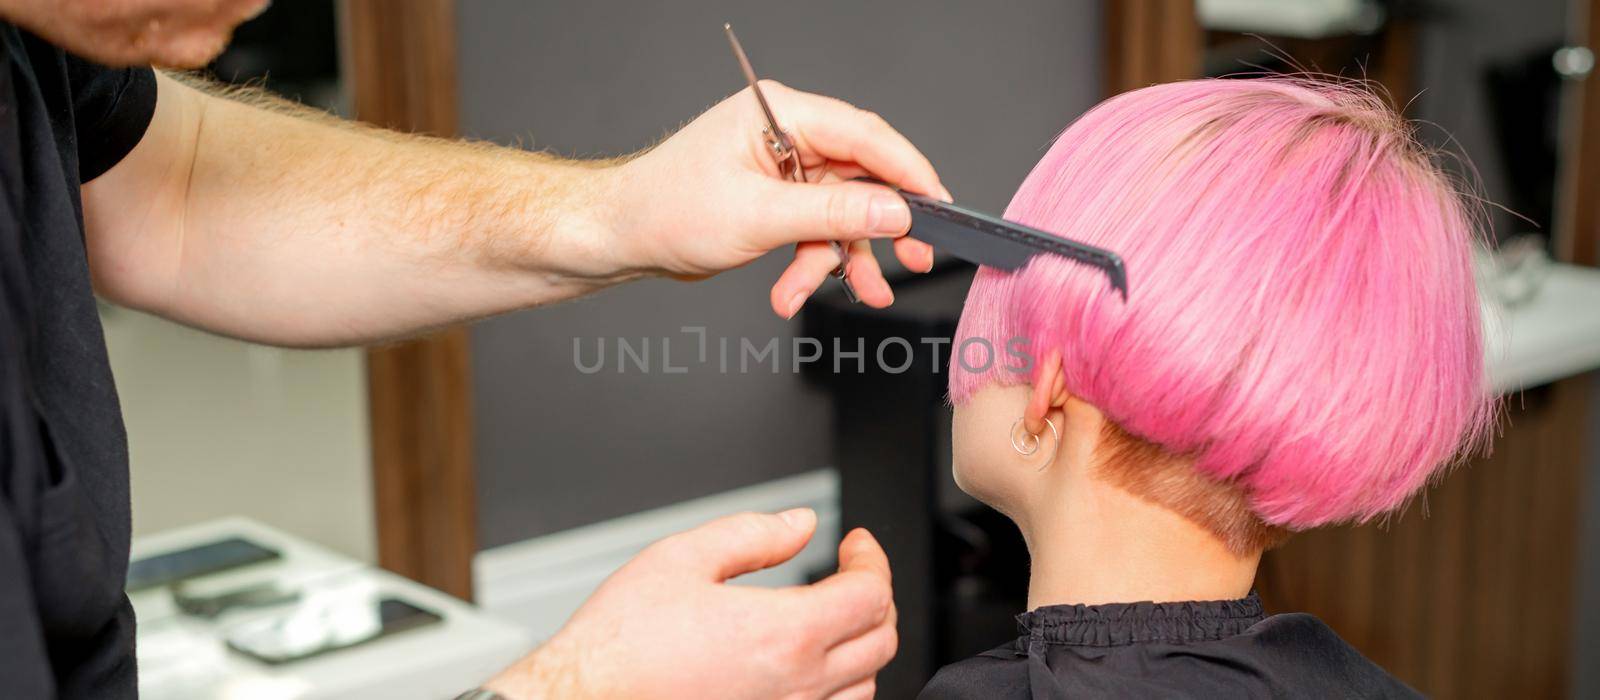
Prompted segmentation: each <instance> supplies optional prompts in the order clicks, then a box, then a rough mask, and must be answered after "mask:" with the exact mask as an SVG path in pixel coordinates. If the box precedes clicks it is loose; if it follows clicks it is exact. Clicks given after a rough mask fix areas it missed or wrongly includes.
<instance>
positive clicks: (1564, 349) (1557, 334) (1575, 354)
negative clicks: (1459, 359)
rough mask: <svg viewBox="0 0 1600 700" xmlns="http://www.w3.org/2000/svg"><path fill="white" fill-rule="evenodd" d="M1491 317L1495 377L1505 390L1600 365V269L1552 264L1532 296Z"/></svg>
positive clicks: (1496, 385) (1497, 386)
mask: <svg viewBox="0 0 1600 700" xmlns="http://www.w3.org/2000/svg"><path fill="white" fill-rule="evenodd" d="M1486 317H1487V323H1486V326H1487V327H1488V345H1489V351H1488V352H1489V354H1488V362H1489V378H1490V381H1491V382H1492V383H1493V386H1494V388H1495V389H1497V390H1499V391H1501V392H1510V391H1516V390H1518V389H1524V388H1527V387H1533V386H1538V385H1540V384H1546V383H1549V382H1552V381H1555V380H1557V379H1562V378H1565V377H1570V376H1572V375H1575V374H1580V373H1582V372H1586V371H1588V370H1591V369H1594V368H1596V367H1600V269H1595V268H1588V267H1578V266H1575V265H1561V264H1557V265H1552V266H1551V270H1550V272H1549V277H1548V278H1547V279H1546V281H1545V283H1544V287H1543V288H1542V289H1540V290H1539V293H1538V295H1537V296H1535V297H1534V298H1533V299H1532V300H1530V301H1529V302H1527V303H1526V304H1523V305H1521V306H1517V307H1515V308H1512V309H1497V310H1490V311H1488V312H1486Z"/></svg>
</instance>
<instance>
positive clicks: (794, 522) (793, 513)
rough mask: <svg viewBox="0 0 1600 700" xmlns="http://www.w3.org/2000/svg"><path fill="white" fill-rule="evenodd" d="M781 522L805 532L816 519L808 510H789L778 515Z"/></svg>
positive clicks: (813, 513)
mask: <svg viewBox="0 0 1600 700" xmlns="http://www.w3.org/2000/svg"><path fill="white" fill-rule="evenodd" d="M778 517H780V518H783V522H784V523H786V524H788V525H789V527H792V528H794V529H796V530H806V529H809V528H810V527H811V523H813V522H815V521H816V519H817V514H816V513H815V512H813V511H812V510H811V509H810V508H791V509H789V510H786V511H783V512H782V513H779V514H778Z"/></svg>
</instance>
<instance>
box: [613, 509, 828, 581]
mask: <svg viewBox="0 0 1600 700" xmlns="http://www.w3.org/2000/svg"><path fill="white" fill-rule="evenodd" d="M816 529H817V514H816V513H815V512H814V511H812V510H811V509H809V508H796V509H793V510H787V511H784V512H782V513H779V514H776V515H769V514H766V513H740V514H738V515H730V516H727V517H724V518H718V519H716V520H713V521H711V522H709V523H706V524H705V525H701V526H700V527H697V528H695V529H693V530H688V531H685V532H680V533H678V534H676V535H672V536H670V537H667V538H666V539H663V540H661V541H660V542H657V543H655V544H653V545H651V546H650V548H649V549H647V550H646V554H644V555H641V556H640V558H641V559H644V560H646V561H654V562H659V561H665V562H667V563H668V565H669V567H668V568H669V569H670V570H671V571H673V572H675V573H687V574H690V575H696V576H703V577H705V578H706V579H708V580H711V581H715V582H718V583H720V582H722V581H726V580H728V579H730V578H733V577H735V576H738V575H740V574H747V573H750V572H752V571H759V570H761V569H765V568H767V567H771V566H777V565H778V564H782V563H783V562H786V561H788V560H790V559H792V558H794V555H796V554H799V553H800V550H801V549H803V548H805V546H806V542H808V541H810V540H811V534H812V533H813V532H815V531H816Z"/></svg>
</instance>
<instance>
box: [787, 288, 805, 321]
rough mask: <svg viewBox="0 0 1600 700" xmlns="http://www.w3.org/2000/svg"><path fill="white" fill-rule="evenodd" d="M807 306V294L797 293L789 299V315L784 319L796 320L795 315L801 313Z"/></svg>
mask: <svg viewBox="0 0 1600 700" xmlns="http://www.w3.org/2000/svg"><path fill="white" fill-rule="evenodd" d="M805 304H806V293H805V292H795V293H794V296H792V297H789V315H788V316H785V317H784V318H794V315H795V314H797V313H800V307H802V306H805Z"/></svg>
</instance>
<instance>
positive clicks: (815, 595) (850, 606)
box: [797, 528, 895, 654]
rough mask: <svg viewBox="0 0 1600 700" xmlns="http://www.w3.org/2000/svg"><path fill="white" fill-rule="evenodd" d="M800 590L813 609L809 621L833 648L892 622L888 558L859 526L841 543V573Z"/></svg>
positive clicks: (892, 589) (892, 601) (810, 609)
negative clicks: (886, 622)
mask: <svg viewBox="0 0 1600 700" xmlns="http://www.w3.org/2000/svg"><path fill="white" fill-rule="evenodd" d="M797 592H798V593H799V594H800V595H801V596H802V598H804V599H805V600H804V605H805V606H806V607H807V609H808V611H809V613H810V615H809V616H808V617H807V618H806V619H805V621H806V624H807V625H810V626H813V627H814V628H815V629H817V630H818V631H819V633H820V634H821V635H822V636H823V637H824V639H825V641H826V643H827V644H828V645H829V647H830V648H832V647H834V646H837V645H839V644H841V643H843V642H846V641H849V640H852V639H855V638H856V637H860V636H862V635H865V634H867V633H868V632H871V631H873V630H874V629H876V628H878V627H881V626H883V624H884V622H885V621H890V622H891V626H892V621H893V619H894V616H895V611H894V588H893V584H892V583H891V581H890V576H889V560H888V557H887V556H885V555H884V553H883V548H882V547H880V546H878V541H877V540H875V539H873V538H872V535H870V534H868V533H867V531H866V530H862V529H860V528H857V529H856V530H854V531H852V532H851V533H850V534H849V535H846V536H845V538H844V541H842V542H840V543H839V572H838V573H836V574H834V575H832V576H829V577H828V578H825V579H823V580H821V581H819V582H817V583H815V584H812V585H811V586H809V587H806V588H802V589H797ZM890 653H891V654H892V653H893V650H892V649H891V650H890Z"/></svg>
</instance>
